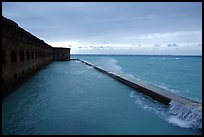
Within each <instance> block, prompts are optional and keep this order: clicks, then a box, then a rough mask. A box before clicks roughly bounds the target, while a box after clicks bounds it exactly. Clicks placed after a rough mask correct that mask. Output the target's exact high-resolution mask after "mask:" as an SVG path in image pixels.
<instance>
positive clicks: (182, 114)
mask: <svg viewBox="0 0 204 137" xmlns="http://www.w3.org/2000/svg"><path fill="white" fill-rule="evenodd" d="M169 113H170V114H171V116H170V117H169V118H168V122H169V123H172V124H174V125H178V126H180V127H183V128H194V129H197V128H199V129H201V128H202V108H201V106H200V107H199V108H194V107H192V106H190V105H188V106H187V105H183V104H181V103H178V102H176V101H173V100H172V101H171V102H170V106H169Z"/></svg>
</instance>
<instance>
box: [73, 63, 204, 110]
mask: <svg viewBox="0 0 204 137" xmlns="http://www.w3.org/2000/svg"><path fill="white" fill-rule="evenodd" d="M75 60H77V61H81V62H82V63H84V64H86V65H89V66H91V67H93V68H95V69H96V70H98V71H100V72H102V73H104V74H106V75H108V76H110V77H112V78H114V79H116V80H118V81H120V82H121V83H123V84H125V85H128V86H129V87H131V88H133V89H135V90H137V91H139V92H142V93H144V94H146V95H148V96H150V97H151V98H153V99H155V100H157V101H159V102H161V103H163V104H165V105H167V106H170V105H171V102H172V101H175V102H178V103H180V104H182V105H185V106H189V107H192V108H194V109H196V110H198V111H202V104H201V103H199V102H196V101H193V100H190V99H188V98H185V97H182V96H179V95H177V94H174V93H172V92H170V91H168V90H166V89H162V88H159V87H156V86H153V85H149V84H146V83H143V82H141V81H137V80H131V79H130V78H127V77H124V76H120V75H118V74H114V73H111V72H108V71H107V70H104V69H103V68H101V67H99V66H96V65H94V64H92V63H89V62H87V61H84V60H81V59H75Z"/></svg>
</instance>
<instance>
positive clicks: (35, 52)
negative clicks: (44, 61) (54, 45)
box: [35, 51, 38, 59]
mask: <svg viewBox="0 0 204 137" xmlns="http://www.w3.org/2000/svg"><path fill="white" fill-rule="evenodd" d="M37 54H38V53H37V51H36V52H35V59H37V56H38V55H37Z"/></svg>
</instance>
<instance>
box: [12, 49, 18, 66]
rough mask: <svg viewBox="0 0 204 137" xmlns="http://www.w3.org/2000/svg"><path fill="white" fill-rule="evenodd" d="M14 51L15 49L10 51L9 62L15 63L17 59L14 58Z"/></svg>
mask: <svg viewBox="0 0 204 137" xmlns="http://www.w3.org/2000/svg"><path fill="white" fill-rule="evenodd" d="M16 57H17V56H16V52H15V51H11V63H16V62H17V59H16Z"/></svg>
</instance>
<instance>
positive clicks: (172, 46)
mask: <svg viewBox="0 0 204 137" xmlns="http://www.w3.org/2000/svg"><path fill="white" fill-rule="evenodd" d="M2 14H3V16H4V17H6V18H9V19H12V20H13V21H15V22H16V23H18V24H19V26H20V27H22V28H24V29H25V30H27V31H29V32H31V33H32V34H33V35H35V36H37V37H39V38H40V39H43V40H44V41H45V42H46V43H48V44H50V45H51V46H53V47H71V53H89V54H93V53H94V54H154V55H155V54H159V55H161V54H162V55H163V54H174V55H175V54H179V55H202V3H201V2H191V3H189V2H181V3H179V2H163V3H162V2H144V3H143V2H127V3H126V2H65V3H64V2H59V3H57V2H48V3H44V2H17V3H15V2H3V3H2Z"/></svg>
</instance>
